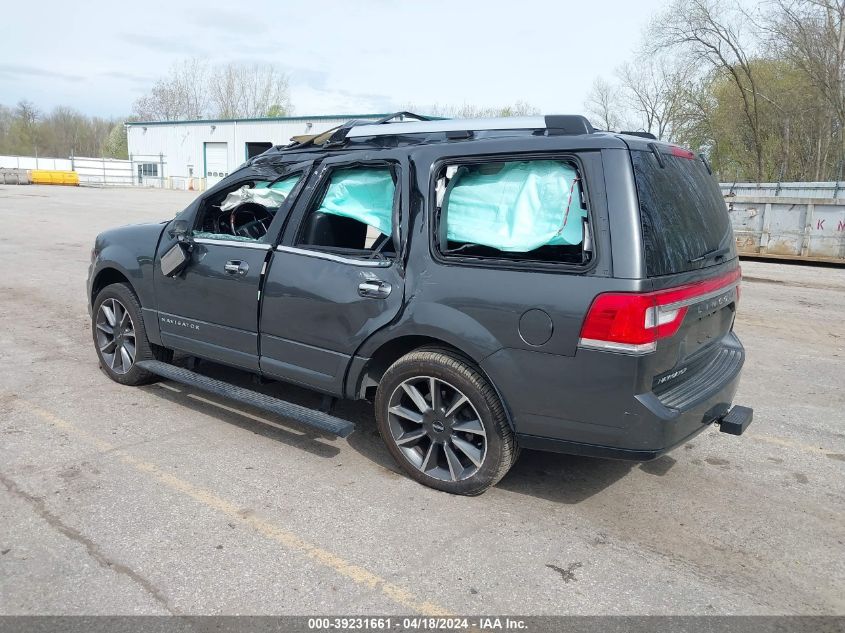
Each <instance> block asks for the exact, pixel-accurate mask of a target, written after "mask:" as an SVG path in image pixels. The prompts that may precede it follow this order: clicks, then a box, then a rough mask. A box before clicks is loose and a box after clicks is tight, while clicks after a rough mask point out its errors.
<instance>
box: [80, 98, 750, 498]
mask: <svg viewBox="0 0 845 633" xmlns="http://www.w3.org/2000/svg"><path fill="white" fill-rule="evenodd" d="M412 118H413V119H416V120H409V119H412ZM397 119H402V120H397ZM739 283H740V268H739V263H738V259H737V254H736V249H735V244H734V237H733V233H732V230H731V225H730V221H729V218H728V214H727V211H726V208H725V205H724V202H723V200H722V197H721V194H720V192H719V188H718V185H717V183H716V181H715V179H714V178H713V176H712V175H711V173H710V168H709V165H708V164H707V162H706V160H705V159H704V158H702V157H696V156H695V155H693V154H692V153H691V152H688V151H686V150H684V149H681V148H678V147H675V146H671V145H667V144H665V143H660V142H657V141H656V140H654V139H653V138H648V137H647V135H642V134H640V135H635V134H624V133H623V134H617V133H610V132H599V131H596V130H594V129H593V128H592V127H591V125H590V124H589V122H588V121H587V120H586V119H584V118H583V117H580V116H546V117H542V116H538V117H517V118H506V119H488V120H483V119H482V120H435V121H432V120H426V119H425V117H417V116H415V115H410V113H400V115H395V116H392V117H389V118H386V119H384V120H382V121H378V122H372V121H350V122H349V123H347V124H345V125H343V126H341V127H339V128H337V129H335V130H330V131H329V132H326V133H324V134H322V135H317V136H306V137H297V138H296V139H294V140H293V142H292V143H291V144H289V145H287V146H283V147H275V148H272V149H270V150H268V151H267V152H265V153H264V154H262V155H261V156H258V157H256V158H253V159H251V160H249V161H248V162H247V163H246V164H245V165H243V166H242V167H241V168H240V169H238V170H237V171H235V172H234V173H232V174H231V175H229V176H228V177H227V178H226V179H225V180H223V181H222V182H220V183H219V184H218V185H216V186H215V187H213V188H212V189H211V190H209V191H207V192H206V193H204V194H203V195H201V196H200V197H198V198H197V199H196V200H195V201H194V202H193V203H191V204H190V205H189V206H188V207H187V208H186V209H185V210H184V211H182V212H181V213H179V214H178V215H177V216H176V217H175V218H174V219H173V220H171V221H169V222H165V223H163V224H150V225H140V226H128V227H123V228H118V229H114V230H110V231H106V232H105V233H102V234H101V235H100V236H98V238H97V240H96V244H95V247H94V251H93V253H92V262H91V267H90V271H89V279H88V298H89V304H90V308H91V314H92V331H93V336H94V343H95V347H96V350H97V354H98V355H99V360H100V364H101V366H102V367H103V369H104V371H105V372H106V373H107V374H108V375H109V376H110V377H111V378H112V379H113V380H115V381H117V382H119V383H122V384H127V385H140V384H144V383H148V382H151V381H153V380H156V379H158V378H159V377H164V378H167V379H170V380H176V381H181V382H183V383H186V384H189V385H192V386H194V387H196V388H199V389H204V390H207V391H210V392H213V393H215V394H217V395H220V396H225V397H228V398H233V399H235V400H238V401H240V402H243V403H246V404H249V405H252V406H255V407H260V408H263V409H265V410H268V411H273V412H275V413H278V414H280V415H282V416H284V417H287V418H289V419H292V420H296V421H297V422H299V423H301V424H306V425H310V426H312V427H314V428H318V429H321V430H322V431H325V432H329V433H334V434H336V435H338V436H341V437H345V436H346V435H348V434H349V433H350V432H352V430H353V425H352V424H351V423H350V422H348V421H346V420H342V419H340V418H338V417H336V416H334V415H332V414H331V413H330V412H329V409H330V406H328V404H329V403H330V402H331V401H332V399H334V398H351V399H367V400H370V401H372V402H373V404H374V409H375V418H376V420H377V424H378V428H379V431H380V432H381V435H382V437H383V438H384V441H385V442H386V444H387V446H388V448H389V450H390V452H391V454H392V455H393V457H394V458H395V459H396V461H397V463H398V464H399V465H400V466H401V467H402V468H403V469H404V470H405V472H407V473H408V474H409V475H410V476H411V477H413V478H414V479H416V480H417V481H419V482H421V483H423V484H426V485H429V486H432V487H434V488H438V489H440V490H445V491H448V492H451V493H458V494H469V495H472V494H479V493H481V492H483V491H484V490H485V489H487V488H488V487H490V486H491V485H493V484H495V483H496V482H497V481H499V479H501V478H502V476H504V474H505V473H506V472H507V471H508V469H509V468H510V467H511V465H512V464H513V463H514V461H515V460H516V458H517V455H518V453H519V449H520V448H529V449H540V450H549V451H557V452H562V453H572V454H580V455H591V456H598V457H613V458H623V459H633V460H648V459H652V458H654V457H656V456H658V455H661V454H662V453H664V452H666V451H668V450H670V449H672V448H673V447H675V446H677V445H678V444H680V443H683V442H685V441H686V440H688V439H689V438H691V437H692V436H694V435H695V434H697V433H700V432H701V431H703V430H704V429H706V428H708V426H709V425H711V424H713V423H716V424H718V425H719V426H720V429H721V430H722V431H725V432H728V433H733V434H736V435H739V434H741V433H742V432H743V431H744V430H745V428H746V427H747V426H748V424H749V423H750V422H751V417H752V412H751V410H750V409H748V408H745V407H739V406H736V407H732V404H731V403H732V399H733V396H734V393H735V391H736V389H737V384H738V381H739V375H740V370H741V368H742V365H743V361H744V351H743V347H742V345H741V344H740V342H739V340H738V339H737V337H736V335H735V334H734V332H733V324H734V318H735V314H736V308H737V303H738V300H739ZM174 351H178V352H180V353H181V354H182V355H187V356H189V357H195V358H201V359H208V360H211V361H214V362H217V363H222V364H224V365H229V366H232V367H237V368H240V369H244V370H247V371H250V372H254V373H255V374H258V375H260V376H261V377H263V378H266V379H271V380H281V381H287V382H290V383H294V384H297V385H301V386H304V387H308V388H310V389H313V390H316V391H318V392H321V393H322V394H324V395H325V396H326V403H327V406H326V407H325V408H324V409H325V410H311V409H307V408H304V407H301V406H298V405H295V404H292V403H289V402H285V401H283V400H280V399H277V398H273V397H270V396H267V395H264V394H259V393H256V392H254V391H252V390H247V389H243V388H241V387H236V386H234V385H231V384H229V383H226V382H223V381H220V380H215V379H212V378H210V377H208V376H205V375H202V374H200V373H197V372H195V371H191V370H189V369H187V368H185V367H183V366H177V365H175V364H173V363H172V359H173V352H174Z"/></svg>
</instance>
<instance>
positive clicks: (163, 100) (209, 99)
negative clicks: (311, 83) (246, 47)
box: [133, 59, 291, 121]
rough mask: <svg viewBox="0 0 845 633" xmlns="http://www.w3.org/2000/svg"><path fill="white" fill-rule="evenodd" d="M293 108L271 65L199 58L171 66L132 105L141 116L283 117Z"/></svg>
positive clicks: (281, 79) (169, 118) (282, 75)
mask: <svg viewBox="0 0 845 633" xmlns="http://www.w3.org/2000/svg"><path fill="white" fill-rule="evenodd" d="M290 111H291V103H290V90H289V86H288V77H287V75H286V74H285V73H283V72H281V71H280V70H279V69H278V68H276V67H275V66H272V65H259V64H254V65H248V66H245V65H241V64H234V63H230V64H226V65H224V66H220V67H216V68H210V67H209V66H208V65H207V64H206V62H204V61H203V60H199V59H190V60H185V61H183V62H181V63H179V64H176V65H174V66H173V67H172V68H171V69H170V72H169V73H168V75H167V76H166V77H163V78H161V79H159V80H158V81H156V83H155V84H153V87H152V88H151V90H150V92H149V93H147V94H146V95H144V96H143V97H141V98H140V99H138V100H137V101H136V102H135V105H134V107H133V113H134V115H135V116H136V117H137V118H138V119H140V120H147V121H150V120H155V121H174V120H178V119H188V120H195V119H202V118H207V117H216V118H226V119H235V118H244V117H263V116H284V115H285V114H288V113H289V112H290Z"/></svg>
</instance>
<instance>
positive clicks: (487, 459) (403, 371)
mask: <svg viewBox="0 0 845 633" xmlns="http://www.w3.org/2000/svg"><path fill="white" fill-rule="evenodd" d="M431 379H434V381H433V382H430V384H431V387H430V388H429V390H428V392H427V395H425V396H424V399H425V400H426V403H427V404H429V405H431V403H432V401H433V400H434V396H433V390H434V389H435V388H437V390H438V395H437V398H438V401H440V403H441V406H440V407H439V408H438V407H430V411H427V412H426V413H424V414H423V415H421V416H420V419H424V420H425V421H422V422H418V421H413V420H410V418H406V417H404V414H403V415H399V416H397V415H396V414H395V413H393V412H391V407H394V411H396V410H397V409H396V408H395V407H396V406H399V407H401V409H400V410H404V411H407V410H408V409H409V408H410V404H402V403H403V402H404V403H408V402H416V400H414V399H413V398H411V397H410V395H409V393H408V392H405V393H403V391H404V387H403V384H405V385H410V386H414V385H415V384H420V385H422V386H421V387H420V389H419V390H418V392H417V394H416V395H422V392H423V391H424V390H425V387H424V385H425V384H429V383H427V382H426V381H431ZM409 381H410V382H409ZM414 381H420V382H419V383H415V382H414ZM449 387H451V388H453V389H454V393H455V395H454V396H453V399H452V402H453V403H454V402H458V401H460V398H459V397H458V396H464V397H465V398H466V400H468V403H469V405H471V406H470V407H467V406H466V405H463V406H464V407H465V408H464V409H463V412H462V413H461V412H459V414H460V415H461V416H463V417H464V418H465V419H469V418H472V423H473V424H475V421H476V416H477V420H478V421H480V423H481V425H482V426H483V429H482V430H483V433H481V434H480V435H478V436H475V435H469V434H466V433H463V432H460V431H458V433H457V435H458V437H457V439H454V438H455V436H456V433H455V430H456V429H457V428H459V427H458V426H456V428H455V429H452V428H451V427H452V426H453V425H464V428H465V425H466V424H467V422H461V421H458V422H455V419H454V418H455V417H456V416H452V418H451V419H447V418H444V417H443V415H445V413H446V409H447V408H449V405H448V404H444V403H443V402H442V400H443V398H445V397H446V396H448V395H449V394H450V392H449V390H448V388H449ZM411 391H413V389H412V390H411ZM391 402H392V403H393V404H391ZM435 408H437V409H438V410H439V411H440V412H441V414H443V415H440V416H438V415H437V414H436V413H434V409H435ZM422 410H423V409H422V407H420V406H417V407H416V410H415V411H413V412H412V413H414V415H415V416H416V415H417V414H418V413H419V412H420V411H422ZM375 416H376V422H377V424H378V429H379V432H380V433H381V436H382V438H383V439H384V442H385V444H386V445H387V448H388V450H390V453H391V455H392V456H393V458H394V459H395V460H396V463H397V464H399V466H400V467H401V468H402V470H404V471H405V472H406V473H407V474H408V475H409V476H410V477H411V478H412V479H414V480H416V481H418V482H419V483H421V484H424V485H426V486H430V487H431V488H436V489H437V490H443V491H445V492H449V493H452V494H459V495H479V494H481V493H482V492H484V491H485V490H487V489H488V488H490V487H491V486H493V485H495V484H496V483H497V482H498V481H499V480H500V479H501V478H502V477H504V476H505V474H506V473H507V472H508V470H509V469H510V467H511V466H512V465H513V463H514V462H515V461H516V457H517V454H518V446H517V444H516V440H515V438H514V435H513V432H512V431H511V429H510V426H509V425H508V421H507V417H506V415H505V410H504V408H503V406H502V402H501V401H500V399H499V397H498V395H497V393H496V390H495V389H494V388H493V386H492V385H491V384H490V383H489V382H488V381H487V379H486V378H485V377H484V376H483V375H482V374H481V372H480V371H479V370H478V369H477V368H476V367H475V366H474V365H473V364H472V362H471V361H470V360H469V359H467V358H465V357H463V356H462V355H460V354H458V353H455V352H452V351H451V350H447V349H442V348H421V349H419V350H415V351H413V352H410V353H408V354H406V355H405V356H403V357H402V358H400V359H399V360H397V361H396V362H395V363H393V365H391V366H390V368H389V369H388V370H387V371H386V372H385V374H384V376H382V379H381V381H380V382H379V386H378V390H377V392H376V399H375ZM438 422H439V425H438V426H434V424H436V423H438ZM444 424H445V425H446V427H447V428H445V430H444V429H442V427H443V426H444ZM414 425H417V426H414ZM419 433H423V435H419ZM473 433H478V431H473ZM396 435H399V438H400V439H404V438H405V437H412V436H419V440H411V441H412V442H413V444H410V443H407V442H406V443H403V447H402V448H400V446H399V444H398V443H397V437H396ZM482 437H483V440H482V439H481V438H482ZM469 439H472V440H473V441H477V442H478V445H481V443H482V442H484V443H486V444H485V445H484V450H483V457H481V459H480V465H476V464H475V463H474V460H473V459H472V458H470V456H469V455H470V454H469V453H465V452H462V451H463V449H461V447H460V446H458V443H463V445H464V446H466V440H469ZM431 444H437V446H435V448H434V449H430V447H431ZM447 444H448V445H449V449H450V450H451V453H452V454H451V455H447V454H446V450H447V449H446V446H445V445H447ZM458 449H460V450H458ZM430 450H433V451H434V453H437V454H438V458H437V460H436V461H432V460H435V456H434V455H433V454H432V456H431V458H429V453H430ZM455 455H457V456H458V457H459V458H460V459H461V460H462V462H463V463H462V464H460V466H462V467H464V466H465V468H464V469H463V471H462V472H463V475H460V476H459V475H457V472H458V471H459V470H460V468H458V467H456V468H453V467H452V466H453V463H450V459H449V457H452V458H454V456H455ZM476 457H478V453H476ZM412 460H413V461H412ZM417 461H421V462H422V463H421V464H420V463H415V462H417ZM438 463H439V465H438ZM444 463H445V466H444V465H443V464H444ZM432 464H434V465H433V466H431V465H432ZM447 468H448V470H447ZM447 473H448V476H447ZM438 474H439V476H438ZM464 475H465V476H464ZM450 477H451V479H450Z"/></svg>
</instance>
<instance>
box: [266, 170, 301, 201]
mask: <svg viewBox="0 0 845 633" xmlns="http://www.w3.org/2000/svg"><path fill="white" fill-rule="evenodd" d="M298 182H299V175H296V176H290V177H288V178H285V179H284V180H277V181H276V182H274V183H273V184H272V185H270V189H272V190H273V191H278V192H280V193H282V194H284V196H285V197H287V196H288V195H290V192H291V191H293V188H294V187H296V183H298ZM255 188H256V189H267V183H266V182H257V183H255Z"/></svg>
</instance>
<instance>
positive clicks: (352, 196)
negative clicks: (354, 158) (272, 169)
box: [316, 167, 396, 235]
mask: <svg viewBox="0 0 845 633" xmlns="http://www.w3.org/2000/svg"><path fill="white" fill-rule="evenodd" d="M395 190H396V186H395V185H394V183H393V176H392V175H391V173H390V169H388V168H386V167H385V168H368V169H360V168H355V169H342V170H338V171H336V172H334V173H333V174H332V176H331V181H330V182H329V186H328V189H326V195H325V196H323V201H322V203H321V204H320V207H319V208H318V209H316V212H318V213H328V214H331V215H339V216H343V217H345V218H352V219H354V220H358V221H359V222H363V223H364V224H367V225H369V226H372V227H374V228H375V229H377V230H378V231H380V232H382V233H384V234H385V235H390V229H391V226H392V220H393V194H394V191H395Z"/></svg>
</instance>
